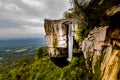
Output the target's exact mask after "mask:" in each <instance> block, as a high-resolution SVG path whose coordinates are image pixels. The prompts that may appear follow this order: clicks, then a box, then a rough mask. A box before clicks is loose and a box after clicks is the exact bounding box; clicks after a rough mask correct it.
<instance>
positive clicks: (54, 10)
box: [0, 0, 70, 38]
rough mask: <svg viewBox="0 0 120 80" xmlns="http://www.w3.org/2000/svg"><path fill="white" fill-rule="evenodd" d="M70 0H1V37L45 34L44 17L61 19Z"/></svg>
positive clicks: (68, 6)
mask: <svg viewBox="0 0 120 80" xmlns="http://www.w3.org/2000/svg"><path fill="white" fill-rule="evenodd" d="M69 8H70V1H69V0H0V38H3V37H39V36H43V35H45V32H44V19H61V18H63V14H64V12H65V11H67V10H68V9H69Z"/></svg>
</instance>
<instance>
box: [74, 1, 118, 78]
mask: <svg viewBox="0 0 120 80" xmlns="http://www.w3.org/2000/svg"><path fill="white" fill-rule="evenodd" d="M76 3H77V5H78V6H79V7H80V9H81V11H82V12H83V14H84V17H85V18H86V22H87V23H88V27H92V28H93V29H92V30H91V31H90V33H89V34H88V37H87V38H85V39H84V40H83V41H82V51H83V53H84V57H85V60H86V67H88V68H89V69H90V70H91V71H92V72H93V73H95V74H98V73H97V70H99V76H100V77H101V79H102V80H120V1H119V0H109V1H108V0H76Z"/></svg>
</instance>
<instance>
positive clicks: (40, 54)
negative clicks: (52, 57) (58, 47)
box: [36, 47, 48, 59]
mask: <svg viewBox="0 0 120 80" xmlns="http://www.w3.org/2000/svg"><path fill="white" fill-rule="evenodd" d="M46 55H48V52H47V49H46V48H45V47H40V48H38V51H37V53H36V57H37V59H40V58H42V57H43V56H46Z"/></svg>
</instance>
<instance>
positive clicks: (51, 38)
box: [44, 19, 78, 66]
mask: <svg viewBox="0 0 120 80" xmlns="http://www.w3.org/2000/svg"><path fill="white" fill-rule="evenodd" d="M77 22H78V20H77V19H61V20H47V19H45V24H44V28H45V32H46V41H47V47H48V51H49V55H50V58H51V60H52V61H53V62H55V63H56V64H58V65H59V63H61V62H62V63H64V62H65V64H66V63H67V60H68V61H71V59H72V52H73V40H75V39H76V33H75V32H76V30H77V27H78V26H77ZM68 53H69V55H68ZM56 61H58V62H56ZM63 65H64V64H63ZM61 66H62V65H61Z"/></svg>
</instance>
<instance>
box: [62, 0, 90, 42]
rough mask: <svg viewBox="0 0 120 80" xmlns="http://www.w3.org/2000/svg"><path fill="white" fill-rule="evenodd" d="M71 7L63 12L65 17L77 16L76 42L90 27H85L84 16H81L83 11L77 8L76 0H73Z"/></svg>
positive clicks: (79, 40) (86, 33)
mask: <svg viewBox="0 0 120 80" xmlns="http://www.w3.org/2000/svg"><path fill="white" fill-rule="evenodd" d="M73 5H74V6H73V8H71V9H70V10H69V11H66V12H65V13H64V17H65V18H77V19H78V20H79V21H78V29H77V31H76V34H77V40H76V41H77V42H81V41H82V40H83V39H84V38H85V37H86V36H87V35H88V33H89V31H90V28H88V27H87V25H86V21H85V18H84V16H83V13H82V11H81V9H80V8H79V6H78V4H77V0H73Z"/></svg>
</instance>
